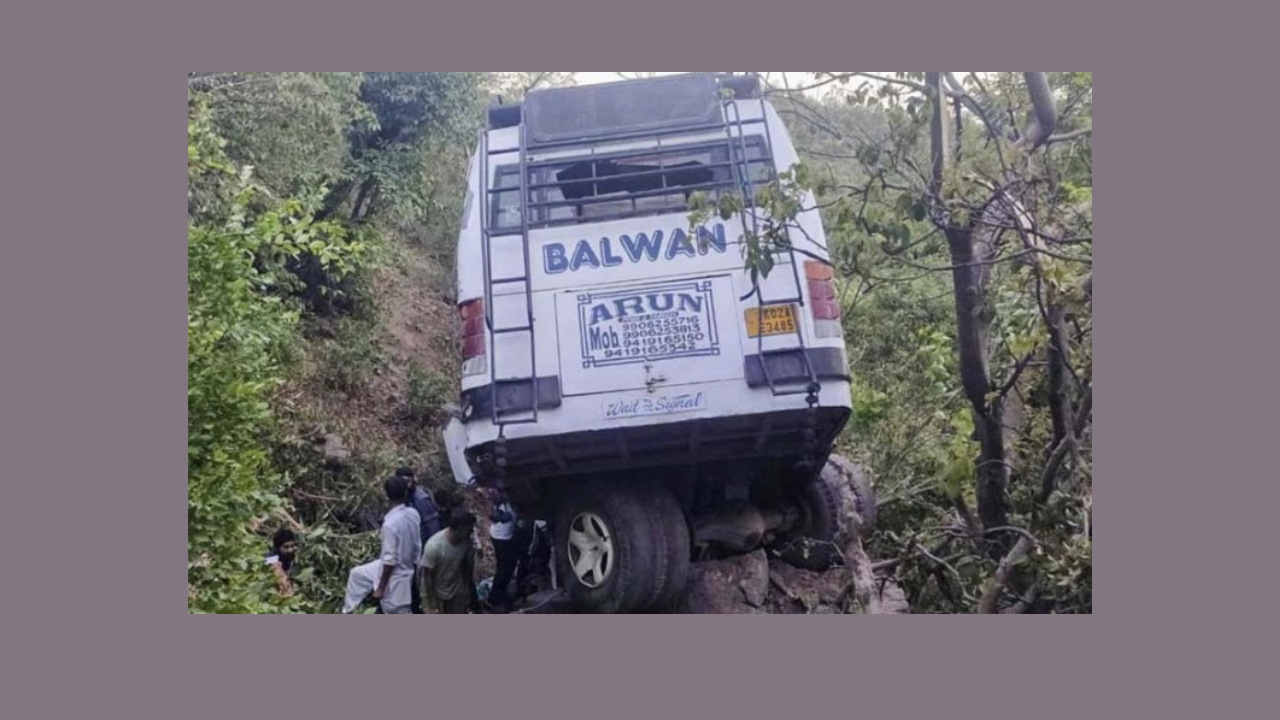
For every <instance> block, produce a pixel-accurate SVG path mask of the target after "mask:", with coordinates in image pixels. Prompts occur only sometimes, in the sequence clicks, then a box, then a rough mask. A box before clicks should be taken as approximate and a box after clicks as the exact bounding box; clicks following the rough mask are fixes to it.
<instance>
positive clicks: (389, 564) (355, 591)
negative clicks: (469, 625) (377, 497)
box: [342, 476, 422, 615]
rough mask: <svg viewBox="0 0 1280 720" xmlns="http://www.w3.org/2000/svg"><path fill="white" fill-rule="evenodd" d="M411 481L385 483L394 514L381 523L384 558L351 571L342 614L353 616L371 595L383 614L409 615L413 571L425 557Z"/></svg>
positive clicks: (397, 479)
mask: <svg viewBox="0 0 1280 720" xmlns="http://www.w3.org/2000/svg"><path fill="white" fill-rule="evenodd" d="M411 486H412V481H411V480H410V479H409V478H406V477H400V476H396V477H390V478H387V479H386V481H385V482H384V483H383V487H384V488H385V490H386V493H387V499H388V500H390V501H391V504H392V508H391V511H390V512H388V513H387V516H386V517H385V518H383V520H382V555H381V557H379V558H378V559H377V560H374V561H373V562H369V563H365V564H364V565H360V566H358V567H355V568H352V569H351V573H350V574H349V575H348V576H347V598H346V602H345V603H344V604H343V606H342V612H343V613H350V612H353V611H354V610H355V609H356V608H357V607H359V606H360V603H362V602H364V599H365V598H366V597H368V595H369V592H370V591H373V599H374V600H377V601H379V603H380V606H381V609H382V612H383V613H385V614H387V615H402V614H408V613H409V612H410V607H411V604H412V600H413V578H414V568H415V567H416V566H417V564H418V558H419V557H421V555H422V539H421V535H420V533H421V530H420V527H421V525H420V518H419V517H418V511H417V510H414V509H413V507H411V506H410V505H409V502H410V501H411V500H412V495H411V494H410V489H411Z"/></svg>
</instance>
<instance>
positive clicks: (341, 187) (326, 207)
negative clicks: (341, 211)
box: [315, 180, 355, 220]
mask: <svg viewBox="0 0 1280 720" xmlns="http://www.w3.org/2000/svg"><path fill="white" fill-rule="evenodd" d="M354 184H355V183H353V182H352V181H351V180H343V181H341V182H339V183H338V184H337V185H335V186H334V187H333V189H332V190H330V191H329V194H328V195H326V196H325V198H324V202H323V203H322V204H321V205H320V209H319V210H318V211H316V217H315V219H316V220H328V219H329V218H330V217H332V216H333V214H334V213H335V212H337V211H338V208H339V207H342V203H344V202H346V200H347V196H348V195H350V194H351V187H352V185H354Z"/></svg>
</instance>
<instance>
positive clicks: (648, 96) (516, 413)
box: [445, 73, 861, 613]
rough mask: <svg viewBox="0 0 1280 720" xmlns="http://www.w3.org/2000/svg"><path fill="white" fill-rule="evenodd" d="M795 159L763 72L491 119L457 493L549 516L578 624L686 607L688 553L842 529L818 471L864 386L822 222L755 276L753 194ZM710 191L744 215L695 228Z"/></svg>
mask: <svg viewBox="0 0 1280 720" xmlns="http://www.w3.org/2000/svg"><path fill="white" fill-rule="evenodd" d="M796 161H797V157H796V151H795V149H794V147H793V146H792V143H791V139H790V137H789V136H788V134H787V131H786V128H785V127H784V126H783V123H782V121H781V120H780V119H779V116H778V114H777V112H775V110H774V109H773V107H772V106H771V105H770V104H769V103H768V102H767V101H766V100H765V99H764V98H763V97H761V95H760V93H759V91H758V80H757V79H756V78H754V77H750V76H745V77H744V76H725V75H717V74H711V73H691V74H683V75H673V76H664V77H658V78H652V79H645V80H633V81H624V82H618V83H609V84H603V85H591V86H583V87H570V88H556V89H546V90H541V91H534V92H531V93H529V95H528V96H527V97H526V98H525V99H524V101H523V102H522V103H521V104H518V105H507V106H496V107H493V108H490V111H489V122H488V127H487V128H486V129H485V130H484V131H483V132H482V133H481V134H480V141H479V147H478V148H477V150H476V153H475V155H474V156H473V158H472V162H471V170H470V180H469V183H470V184H469V191H468V194H467V202H466V210H465V213H464V217H463V221H462V230H461V234H460V236H459V239H458V258H457V260H458V264H457V269H458V280H457V283H458V300H459V311H460V313H461V317H462V327H463V330H462V332H463V367H462V387H461V393H462V395H461V412H459V413H457V414H456V416H455V417H454V419H453V420H452V421H451V422H450V424H449V426H448V428H447V429H446V432H445V437H446V445H447V447H448V449H449V455H450V462H451V465H452V467H453V470H454V474H455V476H456V478H457V480H458V481H459V482H462V483H465V484H468V485H471V484H477V483H478V484H480V485H482V486H487V487H501V488H504V489H505V490H506V491H507V493H508V495H509V496H510V498H511V499H512V501H513V504H514V505H515V507H516V508H517V511H518V512H520V513H522V514H523V515H525V516H526V517H533V518H538V519H542V520H545V521H547V522H549V523H550V525H551V528H552V537H553V538H554V543H555V544H554V549H555V554H556V557H557V559H558V562H557V568H558V571H559V572H558V573H557V574H558V576H559V579H560V582H561V584H562V585H564V586H567V587H568V590H569V592H570V595H571V597H572V599H573V601H574V603H575V604H576V605H577V606H578V607H579V608H580V609H582V610H584V611H586V612H602V613H624V612H643V611H648V610H654V609H661V608H664V607H667V606H669V605H671V604H672V603H673V602H675V601H677V600H678V599H679V598H680V597H681V595H682V593H683V592H684V590H685V588H686V583H687V581H688V577H689V572H690V569H689V568H690V565H689V564H690V562H691V557H693V556H694V555H695V554H705V553H717V552H719V553H724V552H730V553H732V552H745V551H748V550H751V549H753V548H755V547H758V546H760V545H761V544H764V543H770V542H777V541H779V540H780V539H786V538H793V537H798V536H805V537H812V538H817V539H831V537H832V536H833V534H834V532H835V527H836V515H837V514H838V512H839V497H838V494H837V490H836V489H835V488H834V487H832V485H831V483H830V482H829V481H827V480H825V479H824V478H826V477H827V474H826V473H823V472H820V471H821V470H822V468H823V466H824V463H826V462H827V460H828V456H829V455H830V452H831V448H832V446H833V443H834V441H835V438H836V436H837V435H838V434H839V433H840V432H841V430H842V429H843V428H844V426H845V423H846V422H847V420H848V418H849V416H850V414H851V399H850V387H849V383H850V377H849V373H848V369H847V357H846V351H845V346H844V338H843V330H842V326H841V324H840V308H839V303H838V301H837V299H836V297H835V292H834V286H833V280H832V272H831V268H830V266H829V265H828V264H827V263H826V262H824V260H825V259H826V258H827V250H826V240H825V237H824V234H823V228H822V223H821V221H820V219H819V216H818V212H817V210H816V209H815V210H807V211H804V212H802V213H801V214H800V216H799V217H798V219H797V221H796V223H795V224H794V226H793V227H792V228H791V232H790V241H791V245H792V247H793V248H794V250H793V251H783V252H782V253H781V254H780V256H779V257H777V259H776V265H775V267H774V268H773V270H772V271H771V272H770V273H769V274H768V276H767V277H765V278H762V279H760V280H759V282H758V283H756V284H753V282H752V279H751V276H750V275H749V274H748V273H747V272H745V271H744V267H743V266H744V259H743V254H742V248H743V238H744V237H746V236H747V235H746V234H747V233H753V232H757V231H758V230H759V229H760V227H761V222H762V221H763V217H762V216H761V214H760V211H759V210H757V209H756V208H755V207H754V205H753V198H754V195H755V193H756V192H757V191H758V189H759V188H760V187H761V186H762V185H763V184H765V183H768V182H769V181H770V180H771V179H772V178H774V176H775V175H776V173H778V172H780V171H784V170H786V169H788V168H789V167H790V166H791V165H792V164H793V163H795V162H796ZM694 192H700V193H703V194H704V195H705V196H706V197H707V198H709V199H710V200H712V201H714V200H715V199H716V198H717V197H718V196H720V195H722V194H725V193H733V194H736V195H738V196H739V197H740V198H742V199H743V201H744V207H745V210H744V212H742V213H739V214H736V215H734V216H732V217H731V218H730V219H729V220H724V219H722V218H721V217H720V216H719V215H716V216H715V217H714V218H713V219H712V220H710V221H707V222H705V223H703V224H702V225H701V226H699V227H696V228H691V227H690V211H689V209H688V207H689V203H688V201H689V198H690V197H691V195H692V193H694ZM806 206H807V207H812V206H813V198H811V197H810V198H807V199H806ZM761 318H763V320H761ZM859 501H860V502H861V499H860V500H859Z"/></svg>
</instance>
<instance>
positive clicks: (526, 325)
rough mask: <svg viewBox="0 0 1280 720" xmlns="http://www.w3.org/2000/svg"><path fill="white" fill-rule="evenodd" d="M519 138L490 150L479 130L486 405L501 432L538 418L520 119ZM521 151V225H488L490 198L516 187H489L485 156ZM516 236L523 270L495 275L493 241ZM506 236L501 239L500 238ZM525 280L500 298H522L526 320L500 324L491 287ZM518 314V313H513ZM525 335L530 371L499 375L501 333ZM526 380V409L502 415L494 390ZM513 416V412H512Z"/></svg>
mask: <svg viewBox="0 0 1280 720" xmlns="http://www.w3.org/2000/svg"><path fill="white" fill-rule="evenodd" d="M519 128H520V142H519V145H518V146H517V147H516V148H514V149H507V150H490V148H489V129H488V128H487V127H486V128H484V129H482V130H481V131H480V187H481V188H483V190H484V191H483V193H481V194H480V198H481V205H480V241H481V246H482V249H483V262H482V264H483V266H484V322H485V327H486V328H487V329H488V331H489V405H490V414H491V419H492V420H493V424H495V425H497V426H498V427H499V431H500V432H499V435H501V434H502V433H501V429H502V428H503V426H506V425H520V424H525V423H536V422H538V357H537V354H538V350H537V342H536V334H535V330H534V325H535V323H534V318H533V283H532V278H531V275H532V268H531V266H530V264H529V213H528V208H527V206H528V198H527V197H526V195H527V192H528V190H527V187H526V186H527V185H528V168H527V167H526V156H527V154H526V152H525V126H524V122H523V119H522V121H521V123H520V125H519ZM512 152H515V153H519V165H520V184H519V193H520V196H519V197H520V201H519V204H518V208H519V211H520V227H519V229H501V228H490V227H489V219H490V214H489V213H490V208H492V207H493V199H494V198H495V197H496V196H497V195H498V193H500V192H511V191H512V190H514V189H515V188H491V187H490V186H489V185H490V182H489V160H490V158H492V157H494V156H498V155H505V154H509V153H512ZM515 238H519V242H520V257H521V259H522V260H521V262H522V266H521V270H520V272H518V273H516V274H514V275H508V276H504V277H494V276H493V265H494V263H493V250H494V247H493V244H494V241H495V240H497V241H498V244H499V245H504V244H505V245H509V244H511V243H513V242H515ZM504 240H505V242H504ZM519 283H523V284H524V293H523V294H522V295H521V294H519V293H508V294H504V295H502V296H501V297H502V298H503V299H504V302H507V303H510V302H515V300H513V299H512V298H519V297H523V302H524V313H523V316H524V322H523V323H522V324H516V325H498V324H497V319H496V317H497V313H496V312H495V310H496V308H495V307H494V296H495V293H494V288H495V286H500V285H515V284H519ZM516 314H517V315H519V314H520V313H518V312H517V313H516ZM525 333H527V334H528V340H529V356H528V357H529V375H528V376H518V375H517V376H511V377H499V376H498V369H499V367H501V366H502V363H500V362H499V358H498V354H497V348H498V345H499V343H498V341H497V338H498V337H499V336H508V335H510V336H517V337H518V336H519V335H520V334H525ZM524 382H530V383H531V385H532V387H531V391H532V399H531V404H530V408H529V409H528V410H523V409H519V410H514V411H509V412H508V413H506V414H504V412H503V410H502V409H501V408H500V407H499V403H498V397H499V396H498V390H499V388H501V387H503V386H504V385H511V384H515V383H524ZM512 415H515V416H517V417H511V416H512Z"/></svg>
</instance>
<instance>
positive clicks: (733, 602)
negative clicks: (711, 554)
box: [679, 550, 769, 615]
mask: <svg viewBox="0 0 1280 720" xmlns="http://www.w3.org/2000/svg"><path fill="white" fill-rule="evenodd" d="M768 594H769V559H768V558H767V557H766V556H765V554H764V551H763V550H757V551H755V552H753V553H750V554H748V555H738V556H735V557H731V558H727V559H725V560H711V561H707V562H699V563H694V564H693V577H692V578H691V580H690V583H689V593H688V594H687V595H686V596H685V599H684V602H683V603H682V605H681V607H680V610H679V612H680V614H684V615H724V614H761V613H765V612H766V610H764V609H763V608H764V605H765V601H766V599H767V598H768Z"/></svg>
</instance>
